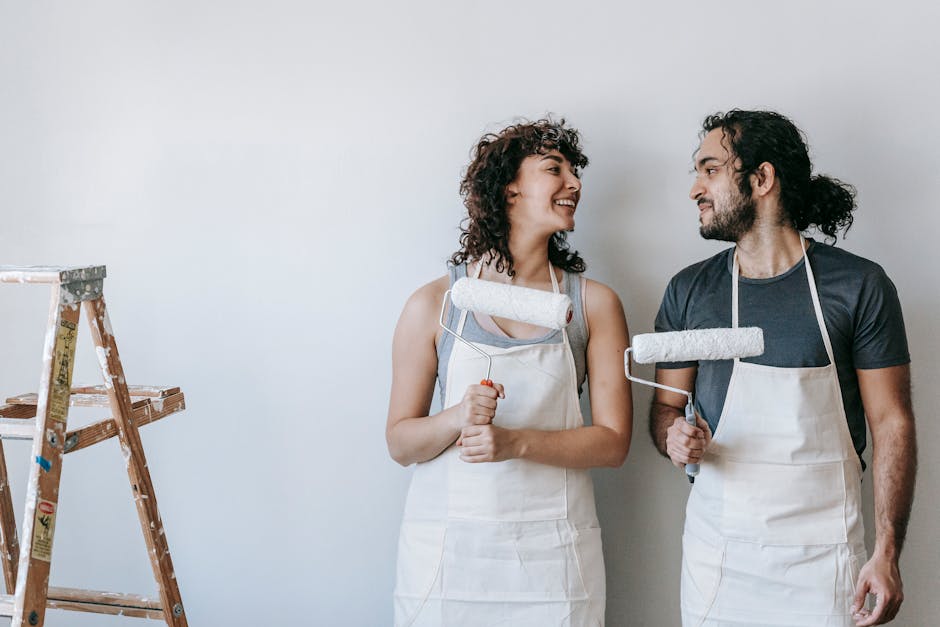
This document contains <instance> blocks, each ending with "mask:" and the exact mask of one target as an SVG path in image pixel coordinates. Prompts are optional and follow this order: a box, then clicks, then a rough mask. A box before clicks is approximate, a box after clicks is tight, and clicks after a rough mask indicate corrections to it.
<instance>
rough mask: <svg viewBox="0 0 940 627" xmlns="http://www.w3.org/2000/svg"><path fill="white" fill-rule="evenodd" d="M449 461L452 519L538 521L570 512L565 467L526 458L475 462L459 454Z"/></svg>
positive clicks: (564, 515) (556, 517)
mask: <svg viewBox="0 0 940 627" xmlns="http://www.w3.org/2000/svg"><path fill="white" fill-rule="evenodd" d="M449 461H450V468H449V469H448V482H449V489H448V507H447V512H448V515H449V516H450V517H451V518H469V519H474V520H491V521H537V520H558V519H562V518H566V517H567V515H568V502H567V481H566V475H565V469H564V468H557V467H555V466H548V465H546V464H537V463H535V462H530V461H527V460H524V459H510V460H506V461H503V462H483V463H478V464H471V463H468V462H465V461H463V460H461V459H460V457H458V456H456V455H455V456H452V457H451V458H450V460H449Z"/></svg>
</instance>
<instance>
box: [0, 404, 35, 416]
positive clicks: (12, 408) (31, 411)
mask: <svg viewBox="0 0 940 627" xmlns="http://www.w3.org/2000/svg"><path fill="white" fill-rule="evenodd" d="M35 417H36V406H35V405H18V404H13V405H0V418H17V419H24V418H35Z"/></svg>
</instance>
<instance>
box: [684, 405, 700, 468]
mask: <svg viewBox="0 0 940 627" xmlns="http://www.w3.org/2000/svg"><path fill="white" fill-rule="evenodd" d="M685 421H686V422H687V423H689V424H690V425H692V426H693V427H695V426H697V424H698V423H697V422H696V420H695V408H694V407H692V401H691V400H690V401H689V402H688V403H686V404H685ZM685 474H686V476H688V478H689V483H695V477H696V476H697V475H698V464H686V465H685Z"/></svg>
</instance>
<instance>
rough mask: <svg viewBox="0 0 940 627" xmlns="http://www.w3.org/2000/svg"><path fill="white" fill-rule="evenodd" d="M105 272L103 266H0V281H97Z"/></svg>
mask: <svg viewBox="0 0 940 627" xmlns="http://www.w3.org/2000/svg"><path fill="white" fill-rule="evenodd" d="M106 274H107V273H106V271H105V267H104V266H85V267H75V266H72V267H68V266H0V283H73V282H75V281H98V280H101V279H103V278H104V277H105V276H106Z"/></svg>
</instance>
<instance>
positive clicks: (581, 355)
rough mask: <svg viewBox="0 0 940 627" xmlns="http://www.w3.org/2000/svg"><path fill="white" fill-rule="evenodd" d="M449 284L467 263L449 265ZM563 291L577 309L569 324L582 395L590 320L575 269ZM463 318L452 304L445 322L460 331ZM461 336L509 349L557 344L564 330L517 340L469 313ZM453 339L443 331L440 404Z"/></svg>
mask: <svg viewBox="0 0 940 627" xmlns="http://www.w3.org/2000/svg"><path fill="white" fill-rule="evenodd" d="M449 273H450V284H451V285H453V284H454V282H455V281H456V280H457V279H461V278H463V277H465V276H467V266H466V264H460V265H459V266H451V267H450V268H449ZM558 289H559V291H561V293H562V294H567V295H568V297H569V298H570V299H571V304H572V305H573V308H574V316H573V317H572V319H571V323H570V324H569V325H568V328H567V330H568V343H569V344H570V346H571V353H572V355H573V356H574V366H575V372H576V375H577V377H578V396H580V395H581V388H582V387H583V385H584V379H585V377H586V376H587V342H588V333H587V322H586V321H585V320H584V301H583V300H582V295H581V276H580V275H579V274H575V273H572V272H564V273H563V276H562V279H561V285H559V287H558ZM459 320H460V310H459V309H457V308H456V307H454V306H449V307H448V311H447V317H446V318H445V319H444V324H446V325H447V328H448V329H450V330H451V331H456V330H457V323H458V322H459ZM462 337H463V338H464V339H466V340H468V341H471V342H481V343H484V344H489V345H490V346H498V347H500V348H509V347H511V346H525V345H529V344H555V343H561V342H562V341H563V339H562V332H561V331H560V330H552V331H550V332H549V333H547V334H546V335H543V336H542V337H537V338H532V339H516V338H512V337H504V336H502V335H496V334H494V333H490V332H489V331H487V330H486V329H484V328H482V327H481V326H480V324H479V323H478V322H477V320H476V318H474V317H473V315H472V314H471V315H468V316H467V321H466V322H465V323H464V327H463V334H462ZM456 341H457V340H455V339H454V336H452V335H451V334H450V333H443V334H442V337H441V341H440V343H439V344H438V346H437V383H438V385H439V386H440V397H441V403H442V404H443V402H444V390H446V389H447V387H446V383H447V363H448V361H450V352H451V350H453V347H454V342H456Z"/></svg>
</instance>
